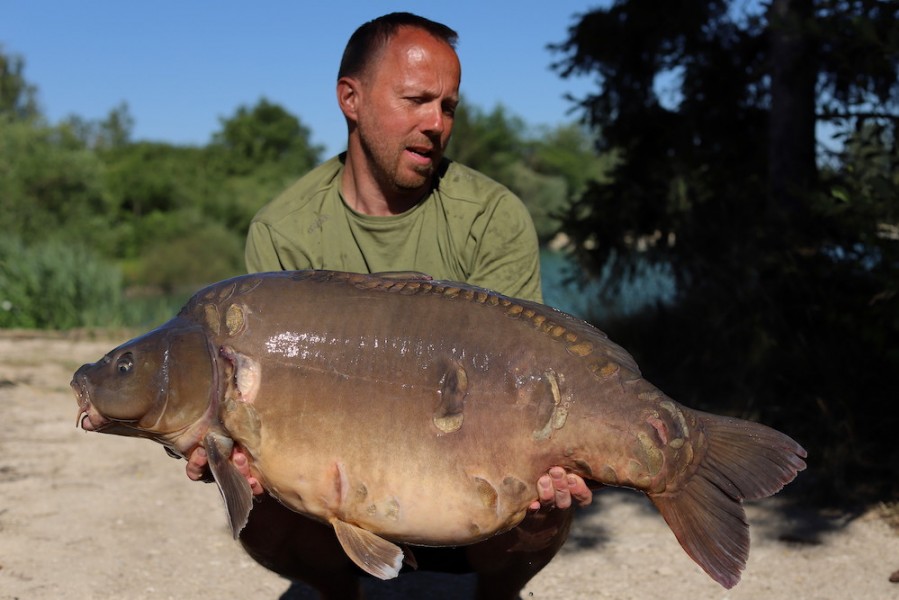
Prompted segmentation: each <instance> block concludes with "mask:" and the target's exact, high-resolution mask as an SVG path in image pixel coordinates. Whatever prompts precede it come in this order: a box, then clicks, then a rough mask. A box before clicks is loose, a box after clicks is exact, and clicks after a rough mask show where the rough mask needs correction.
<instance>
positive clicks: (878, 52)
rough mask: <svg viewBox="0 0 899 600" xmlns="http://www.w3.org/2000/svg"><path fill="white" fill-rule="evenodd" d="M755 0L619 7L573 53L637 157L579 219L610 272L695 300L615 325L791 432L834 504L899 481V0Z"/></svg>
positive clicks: (621, 145) (572, 226) (707, 390)
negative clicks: (647, 267) (838, 141)
mask: <svg viewBox="0 0 899 600" xmlns="http://www.w3.org/2000/svg"><path fill="white" fill-rule="evenodd" d="M745 6H747V5H745V4H744V3H741V2H725V1H724V0H707V1H705V2H692V1H687V0H677V1H674V2H673V3H669V4H668V5H667V6H666V9H667V10H666V15H668V16H667V17H666V19H664V20H661V19H658V18H657V15H656V14H655V11H656V10H657V7H656V6H655V5H654V3H652V2H647V1H646V0H629V1H625V0H619V1H617V2H615V3H614V4H613V5H612V6H611V7H610V8H609V9H607V10H596V11H593V12H590V13H588V14H586V15H583V16H582V17H581V18H580V19H579V20H578V21H577V22H576V24H575V25H574V26H573V27H572V28H571V30H570V36H569V39H568V40H567V41H566V42H564V43H562V44H560V45H558V46H556V49H557V50H558V51H559V52H560V53H562V54H563V55H564V58H563V59H562V60H561V61H560V62H559V63H558V65H557V67H558V68H559V70H560V72H561V73H562V74H563V75H568V74H573V73H595V74H597V75H598V76H599V81H600V87H599V90H598V92H597V93H595V94H593V95H591V96H589V97H587V98H584V99H582V100H581V107H582V108H583V110H584V113H585V116H586V118H587V120H588V121H589V122H590V123H591V124H592V126H593V127H595V128H596V129H598V130H601V131H602V132H603V137H602V139H601V140H600V145H599V147H600V148H601V149H605V150H615V151H617V153H618V154H617V159H618V162H617V164H616V166H615V168H614V170H613V171H612V174H611V175H612V176H611V179H610V180H608V181H606V182H595V183H592V184H590V186H589V187H588V189H587V191H586V192H585V193H584V194H583V195H582V196H581V197H580V198H579V199H578V200H577V201H575V202H573V203H572V204H571V206H570V208H569V210H568V212H567V214H566V216H565V219H564V227H565V230H566V231H567V232H569V233H570V234H571V237H572V239H573V240H574V248H575V252H576V253H577V255H578V257H579V258H580V260H581V261H582V263H583V264H584V265H585V266H587V267H588V269H590V270H592V271H594V272H598V271H599V270H600V269H601V268H602V267H603V266H604V265H606V264H607V262H608V260H609V257H610V256H616V255H617V256H618V257H619V260H617V261H616V262H615V265H616V268H617V269H618V275H619V280H626V278H627V276H628V273H632V272H634V270H635V269H636V268H637V266H638V265H640V264H643V263H645V262H647V261H648V262H650V263H657V264H666V265H670V266H671V267H672V269H673V272H674V274H675V276H676V278H677V289H678V295H679V302H678V303H677V305H676V306H674V307H671V308H660V309H659V310H658V311H656V312H654V313H650V314H644V315H642V316H640V317H638V318H635V319H632V320H629V321H626V322H621V323H617V324H611V326H607V327H606V328H607V329H609V330H611V332H612V333H613V335H614V337H617V338H618V339H619V340H620V341H622V342H624V343H625V345H627V346H628V347H629V348H632V349H634V350H635V351H636V352H635V354H637V355H638V358H639V359H640V361H641V364H642V365H643V367H644V370H645V371H646V372H647V374H649V375H650V376H651V378H652V379H654V380H656V381H658V382H659V383H660V384H661V385H662V387H663V388H665V389H667V390H668V391H669V393H671V394H672V395H674V396H675V397H679V399H681V400H682V401H685V402H687V403H690V404H693V405H696V406H700V407H708V408H714V409H715V410H718V411H722V410H726V411H729V412H732V413H736V414H740V415H743V416H750V417H754V418H758V419H761V420H763V421H765V422H767V423H770V424H772V425H775V426H779V427H781V428H782V429H784V430H786V431H788V432H790V433H791V434H793V435H794V436H796V437H797V438H798V439H799V440H800V441H801V442H802V443H803V444H805V445H806V446H807V447H808V448H809V450H810V452H811V457H812V462H811V465H812V466H813V470H812V473H811V474H807V475H806V476H804V478H803V480H804V481H806V482H811V483H817V484H819V485H820V488H819V489H824V490H826V491H828V492H831V493H833V494H835V495H836V496H834V497H837V496H839V494H841V493H845V492H846V491H847V490H849V489H852V490H853V491H854V492H856V493H863V492H871V493H890V492H892V493H899V486H896V485H895V482H896V481H897V477H896V476H897V475H899V466H897V465H899V460H897V459H899V455H896V453H895V450H894V449H893V447H892V443H891V438H892V435H891V433H890V432H891V431H894V430H895V429H896V427H897V426H899V413H897V412H896V411H895V410H893V406H892V404H893V402H894V400H895V398H896V397H897V393H899V389H897V386H896V381H895V378H894V376H893V375H891V374H892V373H896V372H897V371H899V352H897V350H896V349H897V348H899V298H897V296H896V292H897V281H899V273H897V271H899V256H897V244H899V239H897V238H899V236H897V235H895V232H896V227H897V215H896V210H897V203H896V198H897V197H899V193H897V185H899V168H897V167H899V161H897V150H896V139H897V130H896V125H897V123H899V87H897V77H899V68H897V67H899V19H897V16H899V5H897V4H895V3H889V2H882V1H877V0H856V1H848V0H847V1H837V0H814V1H813V0H773V2H771V3H770V4H769V5H762V6H761V12H760V11H758V10H757V11H756V12H741V9H742V8H743V7H745ZM820 123H827V124H828V126H829V127H830V128H831V129H836V130H837V131H841V132H842V135H843V138H842V141H843V142H844V143H843V145H842V148H841V149H839V150H838V151H837V154H836V155H827V154H826V153H825V152H824V151H821V152H819V153H818V154H817V155H816V146H815V143H816V141H815V127H816V124H820ZM819 164H826V165H827V168H826V169H823V170H822V171H820V172H819Z"/></svg>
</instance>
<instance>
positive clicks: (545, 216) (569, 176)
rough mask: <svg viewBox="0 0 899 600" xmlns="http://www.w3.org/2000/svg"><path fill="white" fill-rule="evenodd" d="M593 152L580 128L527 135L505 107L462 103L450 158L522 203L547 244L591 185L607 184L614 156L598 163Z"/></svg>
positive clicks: (602, 157) (558, 128)
mask: <svg viewBox="0 0 899 600" xmlns="http://www.w3.org/2000/svg"><path fill="white" fill-rule="evenodd" d="M592 146H593V142H592V138H591V136H590V135H589V133H588V132H587V131H586V129H584V128H583V127H581V126H579V125H561V126H558V127H556V128H554V129H544V130H541V131H539V132H534V131H529V130H528V127H527V126H526V124H525V123H524V121H523V120H522V119H521V118H520V117H516V116H513V115H510V114H509V113H508V111H507V110H506V109H505V108H504V107H503V106H502V105H497V106H496V107H494V108H493V110H491V111H490V112H485V111H483V110H481V109H479V108H477V107H470V106H468V105H466V104H465V102H464V99H463V101H462V102H461V103H460V105H459V108H458V109H457V111H456V118H455V123H454V125H453V137H452V142H451V144H450V147H449V149H448V154H449V155H450V156H451V157H452V158H453V160H456V161H459V162H460V163H462V164H465V165H467V166H469V167H471V168H473V169H476V170H478V171H480V172H482V173H484V174H485V175H487V176H489V177H491V178H493V179H495V180H497V181H500V182H502V183H503V184H504V185H506V186H507V187H508V188H509V189H510V190H511V191H512V192H514V193H515V194H516V195H517V196H518V197H519V198H521V200H522V201H523V202H524V204H525V206H527V207H528V210H529V211H530V213H531V217H532V218H533V219H534V225H535V226H536V228H537V235H538V236H539V238H540V240H541V241H543V242H546V241H548V240H550V239H551V238H552V237H553V236H555V235H556V234H557V233H558V231H559V227H560V222H559V220H558V216H557V215H558V213H560V212H562V211H563V209H564V207H565V206H567V204H568V203H569V202H570V201H571V200H572V199H573V198H574V196H575V195H576V194H578V193H580V191H582V189H583V188H584V186H585V185H586V183H587V181H589V180H590V179H591V178H596V179H601V178H603V177H604V174H605V172H606V171H607V169H608V168H609V165H610V164H611V159H610V155H603V156H599V157H597V156H596V155H595V153H594V151H593V147H592Z"/></svg>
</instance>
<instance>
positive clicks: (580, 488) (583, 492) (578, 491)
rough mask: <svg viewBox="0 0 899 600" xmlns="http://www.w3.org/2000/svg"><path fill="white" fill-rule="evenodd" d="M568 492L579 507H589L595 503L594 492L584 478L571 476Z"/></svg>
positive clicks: (569, 477) (569, 476)
mask: <svg viewBox="0 0 899 600" xmlns="http://www.w3.org/2000/svg"><path fill="white" fill-rule="evenodd" d="M568 490H569V491H570V492H571V497H572V498H573V499H574V500H575V501H576V502H577V505H578V506H588V505H589V504H590V503H591V502H593V491H592V490H591V489H590V488H589V487H587V483H586V482H585V481H584V479H583V478H582V477H579V476H577V475H571V474H569V475H568Z"/></svg>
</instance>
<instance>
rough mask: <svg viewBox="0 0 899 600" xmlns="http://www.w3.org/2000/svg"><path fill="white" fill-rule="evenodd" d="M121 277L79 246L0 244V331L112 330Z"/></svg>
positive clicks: (53, 242)
mask: <svg viewBox="0 0 899 600" xmlns="http://www.w3.org/2000/svg"><path fill="white" fill-rule="evenodd" d="M121 289H122V276H121V273H120V272H119V270H118V268H116V267H115V266H113V265H111V264H109V263H107V262H105V261H103V260H101V259H100V258H98V257H97V256H96V255H94V254H93V253H92V252H91V251H89V250H88V249H87V248H85V247H84V246H82V245H80V244H66V243H65V242H63V241H62V240H49V241H44V242H39V243H35V244H33V245H31V246H26V245H25V244H24V243H22V241H21V240H20V239H19V238H17V237H14V236H5V237H4V238H3V239H0V327H5V328H9V327H24V328H40V329H70V328H73V327H97V326H117V325H121V323H120V322H119V321H120V319H119V316H118V315H119V314H120V308H121V304H122V292H121Z"/></svg>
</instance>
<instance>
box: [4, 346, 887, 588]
mask: <svg viewBox="0 0 899 600" xmlns="http://www.w3.org/2000/svg"><path fill="white" fill-rule="evenodd" d="M123 335H124V334H123ZM123 335H119V336H118V337H116V336H115V335H111V334H108V333H105V334H103V335H102V336H100V337H99V338H98V337H97V334H92V335H89V334H87V333H84V332H82V333H80V334H79V333H69V334H65V335H63V334H46V333H36V332H23V331H2V330H0V422H2V423H3V424H4V429H5V431H4V433H3V435H2V437H0V599H12V598H22V599H28V600H42V599H47V600H50V599H52V600H61V599H67V598H72V599H75V598H77V599H83V598H95V599H102V598H117V599H118V598H134V599H142V598H154V599H155V598H178V599H181V598H199V597H201V596H202V597H208V598H259V599H269V598H271V599H276V598H282V599H284V600H298V599H307V598H314V597H315V596H314V594H312V593H311V592H310V591H309V589H308V588H305V587H304V586H302V585H298V584H291V582H289V581H287V580H285V579H282V578H281V577H279V576H277V575H275V574H273V573H271V572H269V571H267V570H265V569H264V568H262V567H261V566H259V565H257V564H256V563H255V562H254V561H253V560H251V559H250V558H249V557H248V556H247V555H246V554H245V553H244V552H243V551H242V549H241V548H240V546H239V544H238V543H237V542H235V541H234V540H233V539H231V537H230V535H229V532H228V530H227V527H226V519H225V513H224V509H223V506H222V502H221V499H220V497H219V494H218V491H217V490H216V488H215V486H213V485H206V484H202V483H194V482H191V481H189V480H188V479H187V478H186V476H185V475H184V462H183V461H178V460H173V459H171V458H169V457H168V456H166V454H165V452H164V451H163V449H162V448H161V447H160V446H158V445H156V444H154V443H152V442H148V441H146V440H139V439H133V438H122V437H116V436H109V435H100V434H96V433H85V432H83V431H81V430H79V429H76V427H75V420H76V413H77V409H76V404H75V400H74V395H73V394H72V391H71V390H70V388H69V380H70V378H71V374H72V372H73V371H74V370H75V369H76V368H77V367H78V366H79V365H81V364H82V363H84V362H92V361H94V360H96V359H98V358H99V357H100V356H102V355H103V354H104V353H105V352H106V351H108V350H109V349H110V348H112V347H113V346H115V345H117V344H118V343H120V342H121V341H124V339H125V337H124V336H123ZM104 336H105V337H104ZM800 476H801V475H800ZM747 513H748V516H749V521H750V523H751V524H752V551H751V554H750V559H749V564H748V566H747V569H746V571H745V573H744V575H743V580H742V582H741V583H740V584H739V585H737V587H735V588H734V589H733V590H725V589H723V588H721V587H720V586H718V585H717V584H716V583H714V582H713V581H712V580H711V579H709V578H708V577H707V576H706V575H705V573H703V572H702V571H701V570H700V569H699V568H698V567H697V566H696V565H695V564H694V563H693V562H692V561H691V560H690V559H689V558H688V557H687V555H686V554H685V553H684V552H683V551H682V550H681V548H680V546H679V545H678V544H677V541H676V540H675V539H674V536H673V535H672V534H671V532H670V531H669V530H668V528H667V526H666V525H665V523H664V522H663V520H662V519H661V517H659V515H658V514H657V513H656V512H655V510H654V509H653V508H652V507H651V506H650V505H649V504H648V502H647V501H646V500H645V498H644V497H642V496H641V495H639V494H636V493H633V492H629V491H625V490H603V491H601V492H599V493H598V494H597V495H596V501H595V503H594V504H593V505H592V506H590V507H588V508H586V509H581V510H580V511H579V514H578V516H577V518H576V521H575V525H574V528H573V531H572V535H571V538H570V539H569V541H568V543H567V544H566V546H565V547H564V548H563V550H562V552H561V553H560V554H559V555H558V556H557V557H556V558H555V559H554V560H553V562H552V563H551V564H550V565H549V566H548V567H547V568H546V569H544V570H543V571H542V572H541V573H540V574H539V575H538V576H537V577H536V578H535V579H533V580H532V581H531V583H530V584H529V585H528V586H527V587H526V588H525V590H524V592H523V594H522V597H523V598H539V599H546V600H549V599H571V598H615V599H619V600H625V599H631V598H633V599H643V598H662V597H664V598H673V599H678V598H690V599H705V598H708V599H733V600H737V599H759V598H765V599H770V600H777V599H783V600H804V599H809V600H811V599H842V598H846V599H850V598H866V599H869V600H877V599H888V598H899V583H891V582H890V581H889V578H890V575H891V574H892V573H893V572H894V571H896V570H897V569H899V534H897V532H896V531H895V530H893V529H891V528H890V527H889V525H888V524H887V523H886V521H885V520H884V519H883V518H882V517H881V516H880V513H879V512H878V510H877V509H876V507H874V508H872V509H870V510H868V511H865V512H862V513H861V514H849V513H842V512H832V513H822V512H820V511H817V510H815V509H814V508H811V507H797V506H795V505H792V504H791V503H788V502H787V501H786V500H784V499H779V498H777V497H775V498H773V499H769V500H766V501H762V502H759V503H754V504H751V505H749V506H748V507H747ZM472 585H473V583H472V578H471V576H452V575H442V574H433V573H414V574H410V575H408V576H407V575H404V576H402V577H401V578H400V579H399V580H395V581H392V582H379V581H369V582H367V584H366V591H367V595H368V598H369V599H370V600H391V599H401V598H421V597H425V596H426V597H428V598H435V599H441V598H442V599H461V598H467V597H469V596H470V595H471V590H472Z"/></svg>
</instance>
